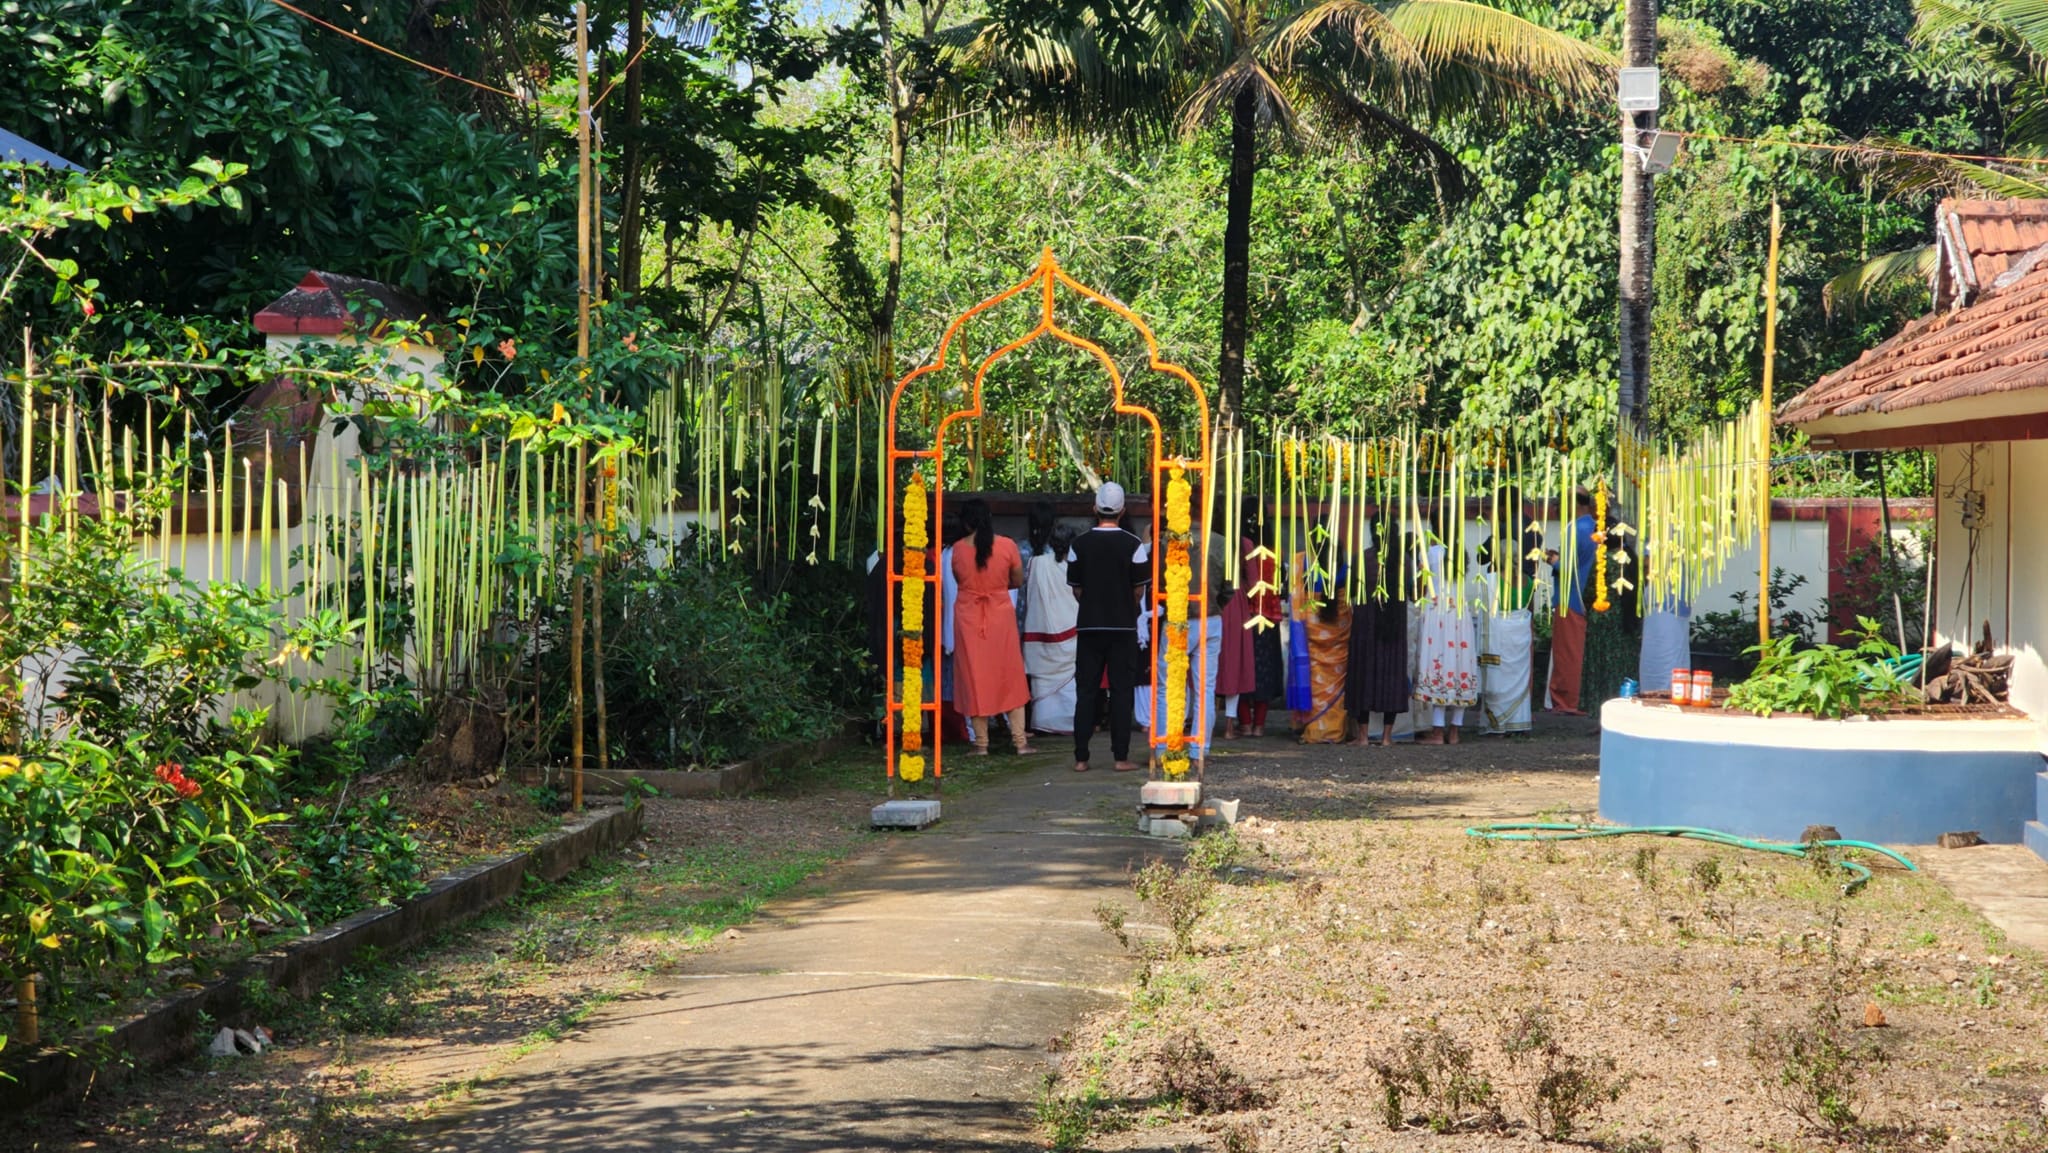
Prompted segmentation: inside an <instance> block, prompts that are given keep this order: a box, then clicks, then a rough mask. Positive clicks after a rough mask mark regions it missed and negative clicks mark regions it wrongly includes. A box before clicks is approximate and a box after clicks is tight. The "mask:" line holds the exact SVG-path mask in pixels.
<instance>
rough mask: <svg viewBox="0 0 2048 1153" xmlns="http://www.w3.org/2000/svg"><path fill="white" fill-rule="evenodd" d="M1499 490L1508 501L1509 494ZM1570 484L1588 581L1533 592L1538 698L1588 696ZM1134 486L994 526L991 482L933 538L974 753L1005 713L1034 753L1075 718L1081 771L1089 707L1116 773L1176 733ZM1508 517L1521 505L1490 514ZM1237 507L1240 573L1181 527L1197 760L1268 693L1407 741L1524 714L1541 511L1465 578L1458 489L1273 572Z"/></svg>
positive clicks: (1312, 714) (1269, 555) (875, 569)
mask: <svg viewBox="0 0 2048 1153" xmlns="http://www.w3.org/2000/svg"><path fill="white" fill-rule="evenodd" d="M1500 499H1501V500H1502V502H1503V504H1504V506H1505V505H1510V504H1511V505H1512V506H1513V507H1514V508H1515V509H1517V510H1519V501H1516V500H1513V498H1512V496H1511V494H1502V496H1501V498H1500ZM1579 499H1580V505H1579V508H1578V512H1579V514H1580V515H1579V516H1578V518H1577V520H1576V521H1575V522H1574V523H1573V525H1572V526H1571V530H1570V531H1572V532H1573V533H1574V534H1575V535H1576V537H1577V541H1576V548H1575V553H1576V560H1577V562H1578V563H1577V566H1576V567H1577V569H1578V570H1579V571H1578V572H1577V573H1576V574H1575V575H1576V576H1577V577H1578V579H1577V580H1576V581H1570V582H1564V583H1565V585H1566V589H1565V592H1564V596H1563V598H1562V599H1560V600H1557V601H1555V602H1553V604H1545V605H1543V606H1540V610H1541V611H1549V610H1551V609H1552V608H1553V607H1554V609H1555V612H1556V616H1555V621H1554V625H1553V630H1552V636H1553V662H1552V668H1551V675H1550V677H1549V688H1548V694H1547V695H1548V700H1547V707H1548V708H1549V710H1551V711H1555V712H1559V713H1567V714H1578V713H1579V712H1580V709H1579V680H1580V674H1581V662H1582V660H1583V655H1584V651H1585V616H1584V614H1585V597H1584V594H1583V590H1584V587H1585V585H1586V584H1587V583H1588V581H1589V580H1590V572H1591V567H1592V557H1593V553H1594V550H1595V549H1597V548H1599V547H1600V546H1601V541H1600V535H1599V534H1598V533H1597V532H1596V531H1595V528H1596V526H1595V525H1594V521H1593V516H1592V507H1591V500H1590V498H1587V497H1585V496H1584V495H1583V494H1582V495H1581V496H1580V498H1579ZM1124 505H1125V495H1124V491H1123V489H1122V487H1121V486H1119V485H1117V484H1116V483H1114V482H1108V483H1104V484H1103V485H1101V486H1100V487H1099V488H1098V489H1097V491H1096V495H1095V500H1094V518H1093V520H1094V523H1093V524H1091V525H1090V526H1089V527H1088V528H1086V529H1084V530H1079V531H1076V530H1075V529H1074V528H1071V527H1069V526H1065V525H1062V524H1060V523H1059V520H1058V518H1057V516H1056V515H1055V510H1054V509H1053V506H1052V505H1051V504H1050V503H1049V502H1044V501H1041V502H1039V503H1038V504H1037V505H1035V506H1034V507H1033V508H1032V509H1031V511H1030V516H1029V522H1028V524H1029V532H1028V535H1027V537H1026V539H1025V540H1023V541H1022V542H1019V541H1014V540H1011V539H1010V538H1008V537H1005V536H1001V535H998V534H997V533H996V531H995V522H994V517H993V514H992V511H991V509H990V508H989V506H988V504H987V502H985V501H982V500H979V499H969V500H966V501H963V502H962V503H961V505H960V508H959V513H958V520H957V522H954V523H952V524H949V525H948V528H947V532H946V533H945V538H944V545H945V547H944V549H943V550H942V551H941V552H940V554H939V566H940V576H941V590H942V591H941V594H940V595H941V597H942V599H943V604H942V605H941V606H935V607H939V608H940V610H941V625H940V629H941V645H940V646H939V647H940V649H941V653H942V655H941V656H940V657H939V661H940V663H941V666H942V667H941V668H940V669H939V670H938V672H939V683H940V686H941V691H940V697H941V700H942V702H943V704H942V715H943V716H944V717H945V721H944V724H945V726H946V728H947V729H948V731H949V735H951V736H953V737H954V738H956V739H958V738H964V739H965V740H966V741H967V742H968V743H969V745H970V748H971V752H972V754H973V755H986V754H987V753H988V751H989V741H990V737H991V734H992V733H993V731H994V730H995V729H996V728H997V727H999V726H1000V727H1002V728H1004V729H1005V730H1006V731H1007V733H1008V737H1009V740H1010V743H1011V745H1012V747H1013V748H1015V750H1016V751H1017V752H1018V753H1019V754H1028V753H1034V752H1036V751H1037V749H1036V748H1034V747H1033V745H1032V734H1034V733H1038V734H1058V735H1069V734H1071V736H1072V739H1073V746H1074V769H1075V771H1076V772H1085V771H1087V770H1088V769H1089V767H1090V761H1091V749H1090V746H1091V744H1092V743H1093V740H1092V738H1093V736H1094V734H1095V732H1096V731H1097V729H1098V728H1099V727H1106V728H1107V729H1108V735H1109V744H1110V753H1111V756H1112V757H1113V760H1114V765H1115V768H1116V770H1117V771H1120V772H1121V771H1130V770H1133V769H1136V768H1138V767H1139V766H1138V765H1137V764H1136V763H1135V762H1134V761H1133V760H1132V758H1131V742H1132V737H1133V731H1134V729H1137V728H1140V727H1142V728H1143V729H1145V731H1146V732H1147V734H1148V737H1149V740H1150V742H1151V743H1152V744H1154V745H1155V746H1160V747H1163V746H1164V745H1165V744H1166V743H1167V740H1168V734H1166V733H1165V732H1164V731H1162V730H1163V729H1164V728H1165V716H1164V714H1165V702H1164V701H1163V700H1154V699H1153V692H1152V689H1151V681H1152V678H1151V677H1148V676H1145V675H1144V673H1145V671H1146V664H1145V660H1146V657H1145V653H1144V650H1145V649H1147V648H1148V647H1150V645H1151V642H1152V635H1153V624H1152V615H1153V613H1154V612H1155V611H1156V608H1157V606H1156V602H1155V600H1154V598H1153V596H1152V590H1151V588H1150V583H1151V577H1152V567H1153V566H1152V557H1151V554H1150V548H1151V546H1150V543H1149V542H1148V541H1147V540H1145V539H1144V538H1143V537H1141V536H1139V535H1138V534H1136V533H1134V532H1132V531H1131V529H1130V527H1129V525H1128V523H1127V521H1126V518H1125V509H1124ZM1516 519H1519V513H1518V511H1517V513H1516V514H1515V515H1512V516H1502V517H1499V518H1495V523H1499V524H1506V523H1512V521H1513V520H1516ZM1244 524H1245V534H1244V537H1243V538H1242V539H1241V540H1240V541H1239V542H1238V545H1237V548H1238V550H1239V565H1238V572H1237V576H1238V579H1237V580H1236V581H1235V582H1234V583H1233V582H1232V581H1231V579H1230V565H1229V564H1228V560H1229V556H1228V553H1227V551H1226V550H1227V548H1228V547H1229V546H1228V545H1227V544H1226V543H1225V542H1224V541H1223V540H1222V538H1221V537H1218V536H1216V535H1213V534H1211V535H1208V536H1206V537H1204V536H1202V535H1200V534H1199V533H1198V534H1197V537H1196V539H1195V540H1194V541H1193V542H1191V544H1190V549H1189V555H1190V561H1191V564H1192V566H1193V568H1194V570H1195V571H1196V572H1198V573H1201V574H1202V580H1203V581H1204V583H1203V584H1202V585H1201V586H1199V587H1198V588H1196V589H1194V590H1191V591H1193V592H1197V593H1199V592H1202V591H1203V590H1204V589H1206V596H1205V597H1204V599H1203V601H1202V602H1200V603H1201V608H1200V609H1199V610H1197V611H1191V612H1190V613H1189V626H1188V628H1187V644H1188V650H1189V651H1188V660H1187V662H1186V665H1185V668H1186V673H1185V675H1186V676H1187V677H1188V680H1189V684H1188V686H1187V690H1188V691H1187V702H1188V707H1187V710H1186V712H1187V719H1186V731H1185V737H1186V741H1185V747H1186V749H1187V751H1188V754H1189V756H1190V758H1191V759H1192V760H1194V761H1195V762H1197V763H1199V762H1200V761H1202V760H1203V759H1204V758H1205V757H1206V756H1207V754H1208V751H1209V747H1210V742H1211V740H1212V739H1221V740H1234V739H1238V738H1240V737H1258V736H1263V735H1265V732H1266V725H1267V719H1268V716H1269V709H1270V707H1271V706H1273V705H1274V704H1275V703H1276V702H1277V703H1279V704H1280V706H1281V707H1283V708H1285V709H1288V710H1291V711H1292V713H1293V718H1292V725H1291V728H1292V730H1293V731H1294V732H1295V733H1297V734H1298V735H1299V737H1300V739H1301V740H1303V741H1306V742H1310V743H1336V742H1341V741H1349V742H1350V743H1353V744H1356V745H1360V746H1367V745H1375V744H1377V745H1380V746H1388V745H1391V744H1392V743H1393V741H1394V740H1395V739H1396V737H1397V736H1404V735H1408V734H1409V733H1411V732H1412V733H1413V737H1414V740H1415V741H1416V742H1418V743H1423V744H1457V743H1458V741H1459V736H1460V733H1461V731H1462V730H1463V729H1464V728H1465V726H1466V718H1467V713H1468V710H1475V709H1476V710H1477V711H1478V714H1479V720H1480V722H1481V724H1480V726H1479V727H1480V731H1482V732H1486V733H1515V732H1526V731H1527V730H1528V729H1529V728H1530V722H1531V713H1532V711H1533V709H1532V705H1533V701H1532V695H1533V694H1532V687H1533V685H1534V677H1533V676H1532V661H1533V657H1534V653H1533V648H1534V614H1535V613H1536V612H1537V611H1539V605H1538V604H1537V599H1538V589H1539V587H1541V582H1539V581H1538V579H1537V576H1538V561H1539V559H1541V560H1543V561H1546V562H1548V563H1549V564H1550V565H1553V566H1555V565H1556V564H1557V563H1558V554H1557V552H1556V550H1555V549H1547V548H1545V547H1544V542H1543V537H1542V533H1541V531H1540V530H1538V529H1536V528H1534V527H1530V528H1527V529H1525V530H1524V531H1523V533H1522V534H1521V540H1520V544H1519V546H1518V547H1516V548H1514V549H1513V551H1512V552H1508V551H1505V550H1502V549H1499V548H1496V547H1495V542H1494V541H1491V540H1488V541H1485V542H1483V543H1481V544H1480V545H1479V547H1478V548H1477V549H1476V550H1475V555H1474V556H1473V558H1472V559H1473V562H1474V563H1473V564H1472V565H1470V566H1467V567H1466V570H1465V572H1464V577H1463V579H1462V580H1460V579H1459V569H1460V566H1458V565H1456V564H1454V563H1452V558H1451V555H1450V552H1449V549H1450V547H1451V545H1450V543H1449V542H1451V541H1453V540H1454V539H1455V536H1454V534H1453V532H1452V528H1453V526H1452V524H1451V523H1450V511H1449V510H1448V509H1438V510H1436V511H1435V514H1434V515H1433V516H1432V517H1431V518H1430V523H1429V524H1428V525H1427V526H1426V527H1425V528H1424V529H1423V532H1424V537H1423V539H1422V540H1420V541H1414V542H1410V541H1405V540H1404V539H1403V537H1402V529H1401V526H1400V525H1399V524H1398V522H1396V521H1395V520H1394V519H1392V518H1388V517H1382V518H1380V519H1379V520H1377V521H1376V522H1374V523H1373V524H1372V525H1371V526H1370V528H1369V537H1368V538H1367V539H1364V540H1361V541H1358V542H1349V543H1348V544H1347V545H1346V546H1345V547H1342V548H1335V547H1332V548H1326V549H1325V550H1324V553H1323V555H1320V556H1313V557H1312V556H1309V555H1306V554H1300V555H1297V556H1295V557H1292V558H1289V563H1288V564H1287V565H1286V566H1285V567H1286V572H1285V576H1286V583H1285V587H1284V589H1283V584H1282V581H1281V579H1280V576H1281V567H1282V566H1280V565H1279V564H1277V563H1276V560H1277V558H1276V557H1275V556H1274V554H1273V552H1272V551H1271V541H1270V539H1269V538H1268V537H1267V536H1266V535H1265V534H1264V533H1262V532H1261V530H1260V526H1259V523H1258V518H1257V516H1256V513H1255V511H1254V510H1247V513H1246V517H1245V521H1244ZM1340 555H1345V556H1348V557H1349V558H1350V559H1338V558H1339V557H1340ZM1354 561H1355V563H1356V564H1358V565H1359V566H1360V570H1359V572H1358V573H1357V574H1356V576H1357V579H1355V580H1354V579H1353V575H1354V574H1353V573H1352V572H1351V568H1350V565H1351V564H1352V563H1353V562H1354ZM879 562H880V557H879V555H877V556H875V557H871V558H870V560H869V565H870V570H871V574H870V600H869V610H870V630H871V640H872V642H873V643H875V645H876V646H877V649H878V655H879V648H880V646H881V645H882V644H885V643H886V638H885V637H882V636H881V635H880V632H881V629H882V625H881V623H880V616H881V609H882V606H883V604H884V603H885V601H884V600H883V598H884V597H885V596H886V595H887V593H886V584H887V582H886V574H884V573H882V572H880V571H879V570H880V563H879ZM1354 593H1355V596H1354V595H1353V594H1354ZM1354 602H1355V603H1354ZM1161 635H1164V631H1163V630H1162V631H1161ZM1152 659H1153V662H1154V664H1155V666H1156V671H1157V677H1158V680H1159V683H1161V684H1162V685H1163V684H1164V683H1165V680H1166V678H1167V676H1168V669H1169V668H1170V667H1171V666H1172V664H1173V662H1169V661H1168V660H1167V655H1166V654H1165V653H1155V654H1152ZM1141 682H1142V683H1141ZM1160 696H1162V697H1163V696H1164V694H1163V693H1162V694H1160ZM1219 706H1220V713H1221V725H1220V727H1219V725H1218V723H1217V713H1218V711H1219Z"/></svg>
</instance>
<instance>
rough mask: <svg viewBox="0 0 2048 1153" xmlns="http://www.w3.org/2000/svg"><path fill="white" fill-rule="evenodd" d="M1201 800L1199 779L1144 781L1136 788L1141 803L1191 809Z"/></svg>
mask: <svg viewBox="0 0 2048 1153" xmlns="http://www.w3.org/2000/svg"><path fill="white" fill-rule="evenodd" d="M1201 801H1202V782H1200V781H1146V782H1145V787H1144V788H1142V789H1140V790H1138V803H1139V804H1141V805H1165V806H1171V807H1173V808H1179V809H1191V808H1194V807H1195V806H1196V805H1198V804H1200V803H1201Z"/></svg>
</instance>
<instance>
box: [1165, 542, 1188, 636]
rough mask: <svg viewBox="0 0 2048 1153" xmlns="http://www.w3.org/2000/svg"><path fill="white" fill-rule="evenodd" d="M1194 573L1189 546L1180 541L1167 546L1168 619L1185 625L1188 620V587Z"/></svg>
mask: <svg viewBox="0 0 2048 1153" xmlns="http://www.w3.org/2000/svg"><path fill="white" fill-rule="evenodd" d="M1193 579H1194V573H1193V570H1191V569H1190V568H1189V567H1188V546H1187V545H1186V544H1184V543H1182V542H1180V541H1175V542H1174V543H1172V544H1170V545H1168V546H1166V619H1167V622H1168V623H1169V624H1185V623H1186V622H1187V619H1188V585H1189V584H1190V583H1191V582H1192V581H1193Z"/></svg>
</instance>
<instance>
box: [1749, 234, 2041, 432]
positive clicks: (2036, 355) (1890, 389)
mask: <svg viewBox="0 0 2048 1153" xmlns="http://www.w3.org/2000/svg"><path fill="white" fill-rule="evenodd" d="M1986 287H1987V288H1989V285H1988V284H1987V286H1986ZM2043 387H2048V260H2040V261H2039V262H2037V263H2035V264H2034V265H2033V266H2032V267H2030V268H2028V269H2026V270H2025V271H2024V272H2023V273H2021V274H2020V275H2019V277H2018V279H2016V280H2015V281H2014V282H2013V283H2012V284H2010V285H2006V286H2004V287H2001V288H1998V289H1996V290H1992V291H1988V292H1987V293H1985V294H1984V295H1981V296H1979V297H1978V298H1977V300H1976V301H1975V302H1974V303H1972V304H1969V305H1966V306H1964V307H1962V308H1958V309H1955V310H1953V311H1947V312H1937V313H1933V314H1930V315H1928V316H1923V317H1921V318H1920V319H1918V320H1916V321H1913V322H1912V323H1911V324H1908V325H1907V326H1906V327H1905V328H1904V329H1903V330H1901V331H1900V332H1899V333H1898V335H1896V336H1893V337H1892V338H1891V339H1889V340H1887V341H1885V342H1884V343H1882V344H1879V345H1878V346H1876V347H1875V348H1872V349H1869V350H1867V351H1866V352H1864V354H1863V355H1862V356H1859V357H1857V358H1856V360H1855V361H1854V362H1853V363H1851V364H1849V365H1847V366H1845V367H1843V368H1840V369H1838V370H1836V371H1835V372H1832V373H1830V374H1828V375H1827V376H1824V377H1822V378H1821V379H1820V380H1818V381H1816V382H1815V383H1814V385H1813V386H1812V387H1811V388H1808V389H1807V390H1806V391H1805V392H1802V393H1800V394H1799V395H1798V396H1795V397H1793V398H1792V399H1791V400H1788V401H1786V402H1785V403H1784V404H1783V405H1781V406H1780V407H1779V409H1778V414H1777V415H1778V421H1779V423H1781V424H1804V423H1807V422H1809V421H1814V420H1819V419H1821V418H1822V417H1828V416H1849V415H1853V414H1856V413H1876V412H1897V411H1900V410H1902V409H1909V408H1917V407H1919V406H1921V405H1927V404H1936V403H1940V402H1942V401H1948V400H1958V399H1961V398H1963V397H1968V396H1985V395H1990V394H1995V393H2002V392H2012V391H2016V390H2019V389H2031V388H2043Z"/></svg>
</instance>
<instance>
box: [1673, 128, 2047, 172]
mask: <svg viewBox="0 0 2048 1153" xmlns="http://www.w3.org/2000/svg"><path fill="white" fill-rule="evenodd" d="M1655 131H1657V132H1661V133H1664V134H1666V135H1670V136H1678V137H1682V138H1684V139H1686V140H1703V141H1707V142H1709V143H1725V144H1752V145H1755V146H1757V147H1759V148H1803V149H1807V150H1809V151H1814V152H1881V153H1884V154H1886V155H1888V156H1912V157H1918V158H1921V159H1924V160H1974V161H1977V162H1979V163H1985V164H2036V165H2039V164H2048V156H1986V155H1982V154H1978V153H1971V152H1933V151H1929V150H1927V149H1923V148H1895V147H1892V146H1891V145H1886V144H1823V143H1820V142H1817V141H1809V140H1764V139H1760V138H1758V137H1754V136H1724V135H1722V134H1720V133H1718V132H1684V131H1680V130H1679V129H1675V128H1659V129H1656V130H1655Z"/></svg>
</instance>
